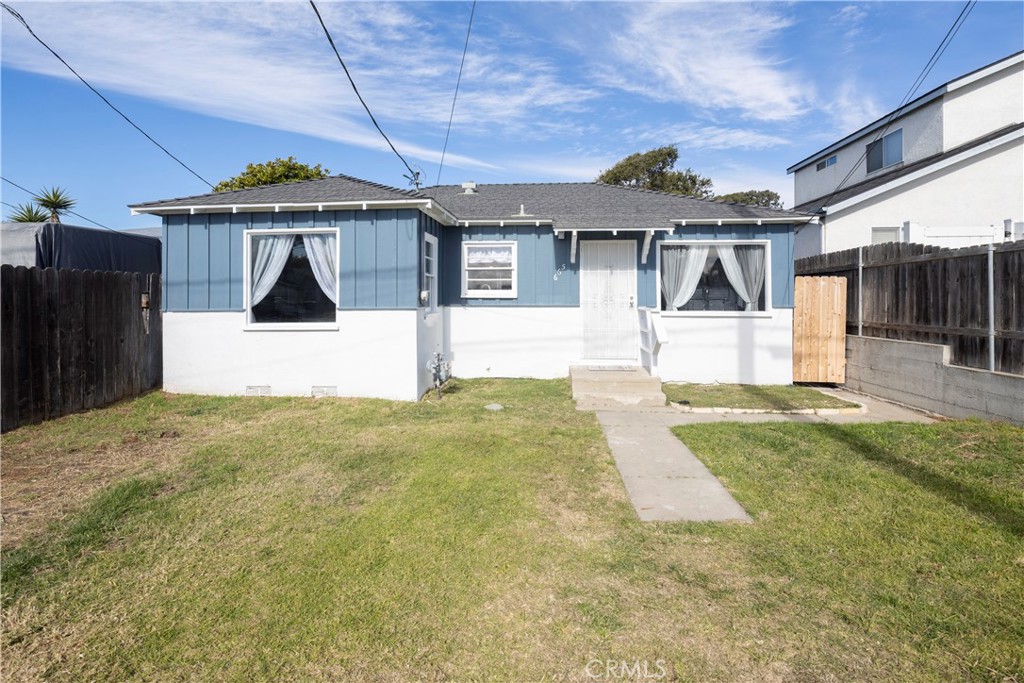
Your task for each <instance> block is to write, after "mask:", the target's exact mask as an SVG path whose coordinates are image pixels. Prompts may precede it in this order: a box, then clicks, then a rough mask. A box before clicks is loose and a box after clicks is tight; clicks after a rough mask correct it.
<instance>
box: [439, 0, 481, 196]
mask: <svg viewBox="0 0 1024 683" xmlns="http://www.w3.org/2000/svg"><path fill="white" fill-rule="evenodd" d="M474 14H476V0H473V7H472V8H471V9H470V10H469V26H467V27H466V44H465V45H463V46H462V62H460V63H459V77H458V78H456V79H455V95H453V96H452V111H451V113H450V114H448V131H447V132H446V133H445V134H444V148H443V149H442V150H441V163H440V164H439V165H438V167H437V182H436V183H435V184H436V185H440V184H441V169H443V168H444V155H445V153H446V152H447V151H448V136H449V135H451V134H452V120H453V119H454V118H455V101H456V100H458V99H459V84H460V83H462V67H464V66H466V52H467V51H468V50H469V34H470V33H471V32H472V31H473V15H474Z"/></svg>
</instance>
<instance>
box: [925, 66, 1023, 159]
mask: <svg viewBox="0 0 1024 683" xmlns="http://www.w3.org/2000/svg"><path fill="white" fill-rule="evenodd" d="M964 82H965V84H964V85H960V83H964ZM943 100H944V105H943V121H942V126H943V140H944V144H945V149H947V150H948V149H952V148H953V147H956V146H958V145H962V144H964V143H965V142H970V141H971V140H974V139H977V138H980V137H982V136H984V135H987V134H988V133H991V132H992V131H995V130H999V129H1000V128H1004V127H1006V126H1009V125H1012V124H1014V123H1020V122H1021V121H1022V120H1024V56H1019V57H1017V58H1016V60H1015V61H1014V62H1012V63H1010V64H1008V65H1006V66H1005V67H1004V68H1002V69H1000V70H998V71H994V72H993V73H987V72H986V75H985V76H983V77H982V78H976V77H966V78H964V79H962V80H961V81H960V82H954V83H951V84H950V89H949V91H948V92H947V93H946V95H945V96H944V98H943Z"/></svg>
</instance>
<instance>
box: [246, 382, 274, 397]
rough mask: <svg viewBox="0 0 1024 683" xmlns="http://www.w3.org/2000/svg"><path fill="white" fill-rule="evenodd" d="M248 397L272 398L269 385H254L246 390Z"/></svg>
mask: <svg viewBox="0 0 1024 683" xmlns="http://www.w3.org/2000/svg"><path fill="white" fill-rule="evenodd" d="M245 395H246V396H271V395H272V394H271V393H270V386H269V385H252V384H250V385H249V386H247V387H246V388H245Z"/></svg>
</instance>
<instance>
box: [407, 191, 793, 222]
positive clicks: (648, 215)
mask: <svg viewBox="0 0 1024 683" xmlns="http://www.w3.org/2000/svg"><path fill="white" fill-rule="evenodd" d="M422 194H423V195H425V196H428V197H432V198H434V199H436V200H437V202H438V203H439V204H440V205H441V206H443V207H444V208H445V209H447V210H448V211H449V212H450V213H451V214H452V215H454V216H455V217H456V218H458V219H459V220H462V221H483V220H498V219H520V220H521V219H523V217H522V216H519V215H518V214H519V213H520V207H522V209H523V210H524V211H525V213H526V214H527V215H528V216H529V217H530V218H533V219H536V220H551V221H553V224H554V227H555V228H559V229H566V230H573V229H585V228H591V229H607V230H615V229H618V230H624V229H629V228H635V229H649V228H671V227H673V223H672V222H671V221H673V220H677V219H688V220H699V219H722V220H736V219H750V220H751V221H756V220H758V219H776V220H777V219H780V218H783V219H784V218H792V219H793V221H794V222H799V221H803V220H806V219H807V216H805V215H802V214H796V213H793V212H792V211H780V210H776V209H765V208H762V207H757V206H747V205H745V204H733V203H726V202H716V201H709V200H705V199H695V198H693V197H683V196H680V195H675V194H668V193H665V192H653V191H649V190H638V189H635V188H629V187H622V186H618V185H605V184H604V183H502V184H494V185H488V184H480V185H477V186H476V193H474V194H466V193H465V191H464V190H463V188H462V187H460V186H456V185H440V186H437V187H428V188H425V189H424V190H423V191H422Z"/></svg>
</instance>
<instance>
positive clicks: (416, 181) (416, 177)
mask: <svg viewBox="0 0 1024 683" xmlns="http://www.w3.org/2000/svg"><path fill="white" fill-rule="evenodd" d="M309 6H310V7H312V8H313V11H314V12H316V18H317V19H319V20H320V26H322V27H323V29H324V35H326V36H327V42H328V43H330V44H331V49H333V50H334V55H335V56H336V57H337V58H338V63H339V64H341V68H342V69H344V70H345V75H346V76H348V82H349V83H351V84H352V90H353V91H355V93H356V97H358V98H359V102H360V103H361V104H362V105H363V109H365V110H366V113H367V114H369V116H370V120H371V121H373V125H374V126H375V127H376V128H377V132H378V133H380V134H381V137H383V138H384V140H385V141H386V142H387V143H388V146H389V147H390V148H391V151H392V152H394V153H395V156H397V157H398V158H399V159H401V160H402V163H403V164H405V167H406V168H407V169H408V170H409V175H407V176H406V178H408V179H409V181H410V182H411V183H412V184H413V185H415V186H416V189H417V190H418V189H419V187H420V174H419V172H418V171H414V170H412V166H410V165H409V162H408V161H406V160H405V157H403V156H402V155H401V154H399V152H398V150H397V149H395V146H394V145H393V144H392V143H391V139H390V138H389V137H388V136H387V135H385V133H384V130H383V129H382V128H381V127H380V124H379V123H377V119H376V118H374V116H373V112H372V111H370V107H369V106H368V105H367V104H366V100H364V99H363V96H362V95H360V94H359V88H357V87H356V82H355V81H354V80H353V79H352V74H350V73H349V71H348V67H347V66H345V60H344V59H342V58H341V53H340V52H338V47H337V46H336V45H335V44H334V38H332V37H331V32H330V31H328V30H327V24H325V23H324V18H323V17H322V16H320V10H318V9H317V8H316V4H315V3H314V2H313V0H309Z"/></svg>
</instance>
